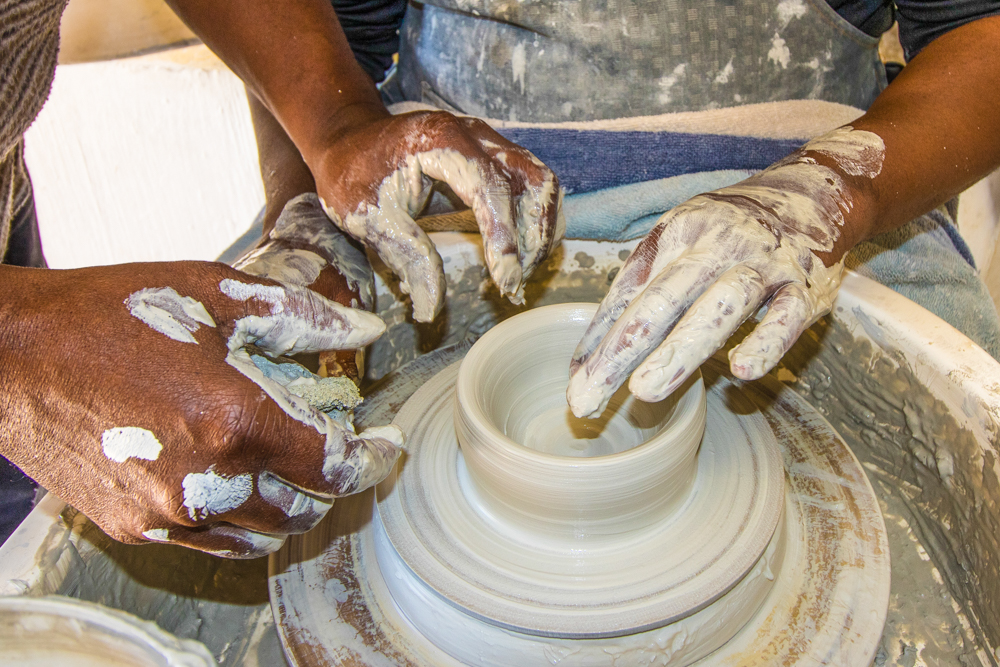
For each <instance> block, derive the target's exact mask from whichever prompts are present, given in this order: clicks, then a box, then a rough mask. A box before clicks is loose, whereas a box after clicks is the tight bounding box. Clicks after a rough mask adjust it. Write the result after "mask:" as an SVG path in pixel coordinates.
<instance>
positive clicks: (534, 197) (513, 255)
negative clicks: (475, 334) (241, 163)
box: [323, 142, 565, 322]
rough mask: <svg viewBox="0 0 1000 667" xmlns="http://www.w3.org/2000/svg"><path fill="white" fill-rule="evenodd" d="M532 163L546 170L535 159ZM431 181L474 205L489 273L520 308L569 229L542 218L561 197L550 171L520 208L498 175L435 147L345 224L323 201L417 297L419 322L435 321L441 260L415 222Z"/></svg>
mask: <svg viewBox="0 0 1000 667" xmlns="http://www.w3.org/2000/svg"><path fill="white" fill-rule="evenodd" d="M487 144H489V146H487ZM483 145H484V147H488V148H489V147H493V146H495V144H492V142H484V143H483ZM531 159H532V161H533V162H534V163H535V164H536V165H541V163H540V162H538V160H537V158H534V156H531ZM428 178H434V179H438V180H441V181H445V182H447V183H448V185H450V186H451V188H452V189H453V190H454V191H455V193H456V194H457V195H458V196H459V197H460V198H461V199H462V200H463V201H465V202H466V203H469V204H470V206H471V207H472V209H473V211H474V212H475V215H476V219H477V220H478V221H479V224H480V226H481V230H482V232H483V238H484V244H485V252H486V265H487V269H488V270H489V272H490V275H491V276H492V277H493V280H494V282H495V283H496V284H497V286H498V287H499V288H500V292H501V294H503V295H505V296H507V297H508V298H509V299H510V300H511V301H512V302H513V303H515V304H520V303H523V301H524V285H523V279H524V278H525V277H526V275H527V274H530V272H531V271H533V270H534V268H535V267H536V265H537V264H538V263H539V261H540V258H541V257H543V256H544V253H545V251H546V249H547V248H548V246H549V245H551V243H552V242H553V238H555V239H558V238H561V232H562V230H563V229H564V227H565V225H564V224H563V225H561V226H560V224H559V221H560V220H561V218H559V220H557V224H556V225H555V227H554V228H552V229H550V228H549V227H550V225H548V224H547V222H546V220H544V212H545V204H546V202H549V201H550V200H552V199H553V198H554V197H556V198H558V196H559V194H558V193H557V192H556V186H555V180H554V177H553V176H552V175H551V174H550V175H549V176H548V177H547V178H546V179H545V180H544V181H543V183H542V184H541V185H540V186H537V187H535V186H531V185H528V187H527V188H526V190H525V192H524V193H523V195H522V196H521V197H520V199H519V200H518V201H517V202H516V203H515V202H512V201H511V193H510V192H509V190H507V188H506V185H505V184H504V183H503V182H502V181H501V179H500V177H499V175H496V174H494V175H490V174H484V173H483V171H482V169H481V168H480V166H479V164H477V162H476V161H475V160H468V159H466V158H465V157H464V156H463V155H462V154H461V153H459V152H458V151H456V150H454V149H434V150H430V151H424V152H421V153H417V154H414V155H409V156H407V157H406V161H405V163H404V164H403V165H402V166H401V167H400V168H399V169H397V170H396V171H395V172H393V173H392V174H390V175H389V176H387V177H386V178H385V180H383V181H382V183H381V184H380V185H379V189H378V193H377V199H376V201H375V202H374V203H373V202H367V201H365V202H362V203H361V204H360V205H359V206H358V208H357V210H356V211H355V212H354V213H351V214H349V215H348V216H347V217H346V219H344V220H342V221H341V218H340V216H338V215H337V214H336V212H335V211H334V210H333V209H332V208H331V207H330V206H328V205H327V204H326V203H325V202H324V203H323V206H324V208H325V209H326V212H327V214H328V215H329V216H330V217H331V218H332V219H333V220H335V221H338V225H340V226H342V227H343V228H344V229H345V230H346V231H347V232H348V233H350V234H351V235H352V236H354V237H355V238H358V239H361V240H363V241H364V242H365V243H366V244H367V245H369V246H371V247H372V248H374V249H375V250H376V252H377V253H378V254H379V256H380V257H381V258H382V260H383V261H384V262H385V263H386V264H387V265H388V266H389V267H390V268H391V269H392V270H393V271H394V272H395V273H396V274H397V275H399V276H400V278H401V284H400V289H401V290H402V291H403V292H404V293H406V294H409V295H410V296H411V297H412V300H413V309H414V317H415V318H416V319H417V320H418V321H421V322H426V321H430V320H431V319H433V317H434V315H436V313H437V311H438V310H439V309H440V307H441V302H442V300H443V297H444V276H443V271H442V268H441V258H440V256H439V255H438V253H437V250H436V249H435V248H434V246H433V244H432V243H431V241H430V239H429V238H428V237H427V235H426V233H424V231H423V230H421V229H420V228H419V226H417V224H416V223H415V222H414V221H413V216H414V215H416V213H417V212H419V210H420V209H421V208H422V207H423V205H424V202H425V200H426V197H427V194H428V192H429V182H428ZM557 205H558V204H557ZM559 210H561V209H559ZM515 217H516V223H515ZM522 267H523V268H522ZM421 274H423V275H421Z"/></svg>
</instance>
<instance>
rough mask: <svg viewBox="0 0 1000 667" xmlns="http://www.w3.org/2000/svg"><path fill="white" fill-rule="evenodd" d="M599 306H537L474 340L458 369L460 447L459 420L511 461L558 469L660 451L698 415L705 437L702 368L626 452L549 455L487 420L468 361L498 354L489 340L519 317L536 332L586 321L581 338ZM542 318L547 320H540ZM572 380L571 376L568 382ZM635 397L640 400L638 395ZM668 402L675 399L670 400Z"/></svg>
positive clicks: (593, 465)
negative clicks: (658, 422) (657, 424)
mask: <svg viewBox="0 0 1000 667" xmlns="http://www.w3.org/2000/svg"><path fill="white" fill-rule="evenodd" d="M598 306H599V304H596V303H587V302H569V303H557V304H550V305H547V306H540V307H538V308H532V309H530V310H527V311H525V312H523V313H518V314H517V315H515V316H513V317H510V318H508V319H506V320H504V321H503V322H500V323H499V324H497V325H496V326H495V327H493V328H492V329H490V330H489V331H487V332H486V333H485V334H483V335H482V336H481V337H480V338H479V340H477V341H476V342H475V344H473V346H472V348H471V349H470V350H469V352H468V353H467V354H466V355H465V358H464V359H463V360H462V365H461V367H460V368H459V372H458V379H457V380H456V382H455V420H456V429H455V431H456V435H458V436H459V445H460V446H461V435H462V429H461V428H460V427H459V426H458V423H457V422H458V420H459V419H463V418H464V419H465V420H466V421H467V422H468V423H469V425H470V426H474V427H475V428H476V429H477V430H478V432H479V433H480V434H486V435H488V436H491V437H487V438H483V437H481V436H480V438H479V440H480V441H482V442H485V443H486V444H487V445H488V446H489V448H491V449H493V450H497V451H498V452H499V453H501V454H506V455H507V456H509V457H510V458H512V459H519V460H523V461H529V462H532V463H536V464H540V465H545V464H548V465H551V466H559V467H572V468H599V467H605V466H611V465H615V464H617V463H619V462H623V461H628V460H629V459H633V458H640V457H643V456H649V455H650V450H652V449H654V448H657V449H659V448H662V447H663V446H667V445H669V444H671V443H672V441H673V440H674V439H676V438H670V437H668V436H670V435H676V434H680V433H683V430H684V429H685V428H688V427H690V426H691V423H692V422H693V421H695V420H696V419H698V418H699V416H700V417H701V418H702V424H701V428H700V432H701V434H702V436H703V435H704V430H705V423H704V417H705V415H706V412H707V403H706V401H707V396H706V393H705V383H704V380H703V378H702V375H701V370H700V369H699V370H696V371H695V372H694V373H692V374H691V377H690V378H688V380H687V381H685V383H684V385H682V386H681V388H679V389H678V390H677V391H676V392H674V394H672V396H676V397H677V404H676V406H675V407H674V410H673V413H672V414H671V415H670V418H669V419H668V420H667V422H666V423H665V424H664V425H663V426H662V427H661V428H660V429H659V430H658V431H657V432H656V433H654V434H653V435H652V436H650V437H649V438H648V439H647V440H645V441H643V442H641V443H639V444H638V445H636V446H635V447H631V448H629V449H627V450H625V451H623V452H615V453H613V454H601V455H600V456H561V455H559V454H548V453H545V452H540V451H538V450H536V449H532V448H530V447H527V446H525V445H522V444H521V443H519V442H517V441H515V440H513V439H511V438H510V437H509V436H507V435H506V434H505V433H504V432H503V431H501V430H500V429H499V428H497V427H496V426H494V425H493V423H492V422H491V421H490V420H489V419H488V418H487V416H486V414H485V411H484V410H483V409H482V407H481V405H480V403H479V402H478V401H477V400H475V396H476V389H477V386H478V385H476V384H475V383H473V382H472V381H471V380H470V378H469V373H470V372H471V371H469V370H468V369H469V368H471V364H470V363H469V362H470V360H472V361H480V358H483V359H485V358H486V357H487V356H488V355H490V354H495V351H494V350H491V349H489V347H488V344H489V342H490V341H491V340H492V339H493V338H496V337H498V336H500V335H502V334H503V329H504V328H509V327H511V326H514V325H513V324H512V323H513V322H515V321H517V322H518V323H519V325H520V329H521V332H522V333H525V332H534V331H536V330H538V329H540V328H543V327H545V326H554V325H556V324H557V323H558V322H566V323H567V324H570V323H574V324H575V323H577V322H580V323H582V325H583V326H582V327H581V329H580V336H581V337H582V336H583V332H584V330H585V329H586V325H587V324H589V323H590V321H591V320H592V319H593V316H594V314H595V313H596V312H597V308H598ZM539 320H543V321H541V322H539ZM528 325H533V326H528ZM484 341H486V344H483V342H484ZM567 366H568V360H567ZM567 374H568V370H567ZM568 379H569V378H568V375H567V382H568ZM470 396H471V397H472V399H473V400H464V401H463V398H465V399H468V398H470ZM633 398H634V397H633ZM635 400H639V399H638V398H635ZM664 400H670V399H669V398H668V399H664ZM567 408H568V405H567ZM470 430H473V429H470ZM701 439H702V437H701V436H699V437H698V438H697V439H696V442H697V443H700V442H701ZM678 454H680V452H678Z"/></svg>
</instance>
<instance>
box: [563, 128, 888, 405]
mask: <svg viewBox="0 0 1000 667" xmlns="http://www.w3.org/2000/svg"><path fill="white" fill-rule="evenodd" d="M883 154H884V146H883V143H882V140H881V139H880V138H879V137H878V136H877V135H875V134H873V133H871V132H864V131H859V130H853V129H852V128H850V127H844V128H840V129H838V130H835V131H833V132H831V133H829V134H827V135H824V136H822V137H819V138H817V139H815V140H813V141H811V142H809V143H808V144H806V145H805V146H804V147H803V148H802V149H800V150H799V151H798V152H796V153H794V154H793V155H791V156H789V157H788V158H786V159H784V160H782V161H781V162H778V163H776V164H775V165H773V166H771V167H770V168H768V169H766V170H765V171H763V172H761V173H759V174H757V175H755V176H753V177H751V178H749V179H747V180H745V181H742V182H741V183H738V184H736V185H733V186H731V187H728V188H723V189H721V190H717V191H715V192H710V193H706V194H703V195H698V196H697V197H694V198H693V199H690V200H689V201H687V202H685V203H683V204H681V205H680V206H678V207H676V208H674V209H673V210H671V211H669V212H667V213H666V214H665V215H664V216H663V217H662V218H661V219H660V220H659V221H658V223H657V225H656V226H655V227H654V228H653V229H652V230H651V231H650V232H649V234H648V235H647V236H646V238H644V239H643V240H642V241H641V242H640V243H639V245H638V246H636V248H635V250H634V251H633V252H632V254H631V256H630V257H629V258H628V260H627V261H626V262H625V264H624V266H622V269H621V271H620V272H619V273H618V275H617V277H616V278H615V281H614V283H613V284H612V285H611V289H610V291H609V292H608V294H607V296H606V297H605V298H604V301H603V302H602V303H601V306H600V308H599V309H598V311H597V314H596V315H595V316H594V319H593V321H592V322H591V323H590V326H589V327H588V329H587V331H586V333H585V334H584V337H583V339H582V340H581V341H580V344H579V346H578V347H577V349H576V351H575V353H574V355H573V359H572V361H571V364H570V374H571V378H570V383H569V388H568V389H567V399H568V401H569V404H570V407H571V408H572V410H573V413H574V414H576V415H577V416H579V417H583V416H588V415H597V414H600V413H601V412H603V410H604V408H605V407H606V405H607V402H608V400H609V399H610V397H611V395H612V394H613V393H614V392H615V391H616V390H617V389H618V387H620V386H621V385H622V383H624V381H625V380H626V378H628V377H629V375H630V374H631V376H632V377H631V380H630V382H629V390H630V391H631V392H632V393H633V394H634V395H635V396H636V397H638V398H639V399H641V400H644V401H659V400H662V399H663V398H665V397H666V396H668V395H669V394H670V393H671V392H672V391H673V390H674V389H676V388H677V387H679V386H680V385H681V384H682V383H683V382H684V380H685V379H686V378H687V377H688V376H689V375H690V374H691V373H692V372H694V370H695V369H697V368H698V367H699V366H700V365H701V364H702V363H703V362H704V361H705V360H706V359H707V358H708V357H710V356H711V355H712V354H713V353H714V352H715V351H716V350H718V349H719V348H720V347H722V345H723V344H725V342H726V340H727V339H728V338H729V336H730V335H731V334H732V333H733V332H734V331H735V330H736V329H737V328H738V327H739V326H740V324H742V323H743V321H744V320H746V319H747V318H748V317H749V316H750V315H752V314H753V313H754V312H755V311H757V310H758V308H760V307H761V305H762V304H765V303H766V304H767V312H766V314H765V315H764V317H763V319H762V320H761V321H760V323H759V324H757V326H756V328H755V329H754V330H753V332H752V333H751V334H750V335H748V336H747V337H746V338H745V339H744V340H743V341H742V342H741V343H740V344H739V345H738V346H737V347H735V348H734V349H733V350H732V351H731V352H730V354H729V359H730V368H731V370H732V372H733V374H734V375H735V376H736V377H738V378H741V379H744V380H753V379H756V378H759V377H761V376H763V375H764V374H765V373H767V371H769V370H770V369H771V368H773V367H774V365H775V364H776V363H777V362H778V360H779V359H780V358H781V357H782V355H784V353H785V352H786V351H787V350H788V349H789V347H791V345H792V344H793V343H794V342H795V341H796V339H797V338H798V337H799V335H800V334H801V333H802V332H803V331H804V330H805V329H806V328H807V327H808V326H809V325H810V324H812V323H813V322H815V321H816V320H817V319H818V318H819V317H821V316H822V315H824V314H825V313H827V312H829V310H830V308H831V305H832V302H833V298H834V296H835V295H836V292H837V289H838V288H839V286H840V281H841V276H842V273H843V259H842V257H843V255H844V253H845V252H846V251H847V250H848V249H849V247H850V245H851V244H850V243H845V242H844V241H845V240H849V241H853V242H856V241H857V239H856V238H853V236H852V238H851V239H846V238H842V236H844V237H846V236H847V235H846V234H845V233H844V232H845V231H849V230H845V229H844V224H845V216H848V215H849V214H850V212H851V211H852V208H853V207H854V206H855V204H856V202H855V199H856V197H855V195H854V194H852V193H855V192H858V191H859V190H858V189H857V188H859V187H863V185H862V186H859V185H858V184H859V183H860V184H863V183H865V182H868V183H870V181H871V179H872V178H873V177H874V176H875V175H877V174H878V173H879V171H880V170H881V166H882V161H883ZM633 371H635V372H634V373H633Z"/></svg>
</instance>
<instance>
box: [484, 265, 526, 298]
mask: <svg viewBox="0 0 1000 667" xmlns="http://www.w3.org/2000/svg"><path fill="white" fill-rule="evenodd" d="M489 268H490V275H491V276H493V282H495V283H496V285H497V287H498V288H500V294H501V295H503V296H507V297H509V298H510V299H511V301H512V302H513V303H519V302H518V301H517V300H516V299H518V298H520V299H521V303H523V291H521V264H520V262H518V260H517V256H516V255H509V254H508V255H500V257H497V258H493V261H492V262H490V267H489Z"/></svg>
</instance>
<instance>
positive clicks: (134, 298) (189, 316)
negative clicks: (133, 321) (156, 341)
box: [125, 287, 215, 345]
mask: <svg viewBox="0 0 1000 667" xmlns="http://www.w3.org/2000/svg"><path fill="white" fill-rule="evenodd" d="M125 305H126V306H127V307H128V310H129V312H130V313H132V315H133V316H134V317H136V318H137V319H139V320H141V321H142V322H145V323H146V324H147V325H149V327H150V328H151V329H153V330H155V331H159V332H160V333H161V334H163V335H164V336H167V337H169V338H173V339H174V340H176V341H180V342H182V343H194V344H195V345H197V344H198V341H197V340H195V338H194V336H192V335H191V334H192V333H194V332H195V331H197V330H198V329H199V328H200V325H201V324H205V325H208V326H210V327H215V320H213V319H212V316H211V315H209V314H208V311H207V310H205V306H203V305H202V303H201V302H200V301H197V300H195V299H192V298H191V297H189V296H181V295H180V294H178V293H177V290H175V289H173V288H172V287H158V288H149V289H141V290H139V291H138V292H133V293H132V294H130V295H129V296H128V298H127V299H125Z"/></svg>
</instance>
